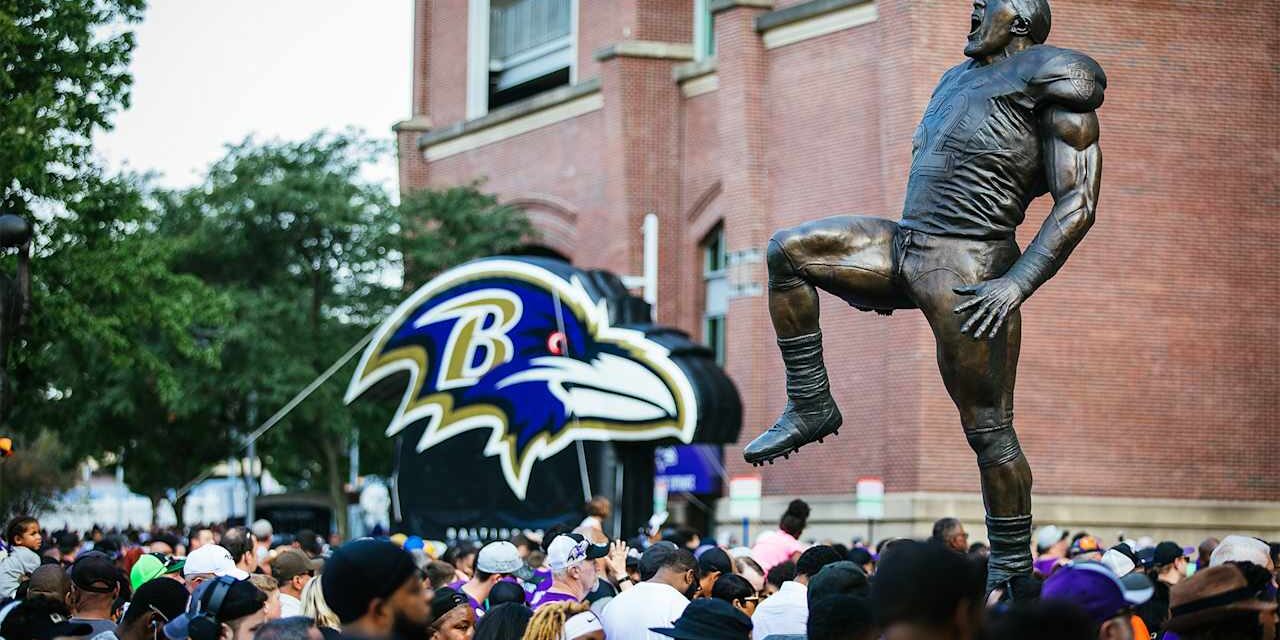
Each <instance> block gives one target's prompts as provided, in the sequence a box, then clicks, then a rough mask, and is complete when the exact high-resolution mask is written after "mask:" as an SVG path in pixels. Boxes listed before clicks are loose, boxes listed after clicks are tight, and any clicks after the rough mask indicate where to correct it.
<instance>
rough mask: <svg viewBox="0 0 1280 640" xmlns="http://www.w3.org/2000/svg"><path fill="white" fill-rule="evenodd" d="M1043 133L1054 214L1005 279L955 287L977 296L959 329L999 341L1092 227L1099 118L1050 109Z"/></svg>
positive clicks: (1099, 168)
mask: <svg viewBox="0 0 1280 640" xmlns="http://www.w3.org/2000/svg"><path fill="white" fill-rule="evenodd" d="M1040 132H1041V136H1042V139H1043V140H1044V141H1045V142H1044V146H1045V148H1044V158H1045V170H1046V172H1047V176H1046V178H1047V180H1048V185H1049V193H1051V194H1052V195H1053V201H1054V204H1053V210H1052V211H1050V212H1049V216H1048V217H1047V218H1045V221H1044V224H1043V225H1041V227H1040V232H1039V233H1037V234H1036V237H1035V239H1034V240H1032V241H1031V244H1030V245H1029V246H1028V247H1027V250H1026V252H1025V253H1023V254H1022V257H1020V258H1018V261H1017V262H1015V263H1014V265H1013V266H1012V267H1011V268H1010V269H1009V271H1008V272H1007V273H1005V275H1004V276H1002V277H1000V278H996V279H995V280H989V281H987V282H983V283H981V284H977V285H973V286H967V287H958V288H957V289H956V293H959V294H963V295H973V296H974V298H973V299H972V300H968V301H966V302H965V303H964V304H962V305H960V306H958V307H956V313H965V312H967V311H971V310H972V315H971V316H970V317H969V319H968V320H967V321H966V322H965V323H964V326H963V327H961V331H963V332H964V333H966V334H968V335H970V336H972V337H974V338H983V337H986V338H992V337H995V335H996V334H997V333H998V332H999V331H1000V327H1001V326H1003V325H1004V320H1005V318H1006V317H1007V316H1008V315H1009V314H1010V313H1012V312H1013V310H1014V309H1017V308H1018V307H1019V306H1021V305H1022V303H1023V301H1025V300H1026V299H1027V298H1028V297H1030V296H1031V294H1032V293H1033V292H1035V290H1036V289H1038V288H1039V287H1040V285H1042V284H1044V283H1045V282H1047V281H1048V280H1049V278H1052V277H1053V275H1054V274H1055V273H1057V272H1058V269H1060V268H1061V267H1062V265H1063V263H1065V262H1066V261H1067V256H1069V255H1071V251H1072V250H1073V249H1075V247H1076V245H1077V244H1080V241H1081V240H1083V239H1084V236H1085V234H1086V233H1088V232H1089V228H1090V227H1092V226H1093V220H1094V214H1095V212H1096V211H1097V204H1098V190H1099V188H1100V186H1101V183H1102V151H1101V149H1099V147H1098V137H1099V135H1098V134H1099V132H1098V116H1097V114H1096V113H1095V112H1093V111H1088V112H1084V113H1077V112H1074V111H1071V110H1069V109H1064V108H1061V107H1049V108H1047V109H1045V111H1044V113H1043V114H1042V116H1041V127H1040Z"/></svg>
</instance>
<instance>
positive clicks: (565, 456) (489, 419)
mask: <svg viewBox="0 0 1280 640" xmlns="http://www.w3.org/2000/svg"><path fill="white" fill-rule="evenodd" d="M649 313H650V311H649V308H648V305H646V304H644V302H643V301H641V300H639V299H637V298H634V297H631V296H629V295H628V294H627V292H626V290H625V289H624V288H623V287H622V285H621V283H620V282H619V281H618V279H617V278H616V277H615V276H612V275H611V274H607V273H605V272H598V271H590V272H589V271H583V270H580V269H577V268H574V267H573V266H571V265H568V264H567V263H563V262H560V261H555V260H549V259H544V258H525V257H519V258H516V257H496V258H486V259H482V260H477V261H474V262H470V263H467V264H465V265H462V266H460V267H457V268H455V269H452V270H450V271H447V272H445V273H443V274H441V275H439V276H437V277H436V278H435V279H433V280H431V281H430V282H428V283H427V284H425V285H423V286H422V287H421V288H420V289H418V290H417V291H415V292H414V293H413V294H412V295H411V296H409V298H408V299H407V300H405V301H404V302H403V303H402V304H401V305H400V306H399V307H398V308H397V309H396V310H395V311H394V312H393V313H392V314H391V315H390V316H389V317H388V318H387V319H386V320H385V321H384V322H383V323H382V324H381V325H380V326H379V328H378V329H377V330H376V332H375V333H374V336H373V339H372V341H371V342H370V343H369V346H368V347H367V348H366V349H365V351H364V354H363V356H362V357H361V359H360V362H359V365H358V366H357V367H356V371H355V374H354V375H353V377H352V379H351V382H350V384H349V386H348V389H347V394H346V401H347V402H348V403H350V402H353V401H354V400H356V399H357V398H359V397H361V396H362V395H366V394H372V395H379V394H381V395H393V394H394V395H398V396H399V404H398V406H397V408H396V410H395V412H394V414H393V415H392V417H391V420H390V423H389V425H388V426H387V429H386V434H387V436H389V437H399V438H400V440H401V444H400V449H399V460H398V482H397V483H396V491H395V492H394V493H395V494H396V497H397V498H398V502H399V503H403V502H405V501H406V500H409V501H412V498H410V497H409V494H410V492H411V491H419V490H421V491H430V492H432V493H433V495H432V500H433V501H437V506H440V505H439V503H438V500H439V499H440V498H441V493H440V492H442V491H446V492H448V491H452V492H456V491H459V488H458V487H457V486H456V484H455V483H456V481H458V480H461V479H462V478H465V479H466V482H467V483H468V484H469V485H477V484H478V485H483V489H479V488H476V487H472V486H469V487H467V488H466V491H468V492H472V493H474V492H477V491H479V492H480V494H481V496H482V497H483V498H484V501H479V502H477V501H475V500H471V501H470V503H471V504H472V505H475V506H481V505H483V506H485V508H486V509H489V508H491V507H493V506H496V505H498V504H499V503H501V504H507V505H517V504H520V503H522V502H524V501H525V500H526V499H528V500H530V501H532V500H535V499H542V498H552V499H551V503H552V504H553V505H557V504H558V505H560V506H559V507H558V508H559V510H561V511H563V510H565V509H569V510H577V509H580V508H581V503H582V501H583V500H582V498H583V489H582V476H581V473H580V469H581V467H582V466H583V465H582V464H581V462H582V461H580V460H579V456H578V451H577V445H576V443H583V446H584V447H587V445H588V444H592V443H621V442H655V443H657V444H663V443H689V442H693V441H694V440H695V439H696V440H699V441H703V442H725V441H729V442H732V441H733V439H736V436H737V431H738V428H739V426H740V422H741V405H740V402H739V400H738V396H737V391H736V389H734V388H733V386H732V383H730V382H729V381H728V378H727V377H726V376H725V375H724V372H723V371H721V370H720V369H719V368H718V367H715V366H714V363H712V362H711V359H710V352H709V351H707V350H706V349H705V348H703V347H701V346H699V345H696V344H694V343H692V342H690V341H689V340H688V338H687V337H686V336H684V335H683V334H680V333H678V332H674V331H672V330H669V329H662V328H659V327H654V326H652V325H650V324H648V317H649ZM637 319H638V320H639V321H637ZM709 363H710V366H708V364H709ZM375 389H379V390H380V391H373V390H375ZM704 405H705V408H709V409H711V410H713V411H714V413H713V412H710V411H703V412H700V410H703V409H704ZM722 414H723V415H722ZM597 446H598V445H597ZM597 451H598V449H596V448H592V449H591V452H597ZM584 452H587V451H586V449H584ZM587 453H590V452H587ZM590 457H591V458H592V459H594V458H596V456H595V455H592V456H590ZM420 467H421V468H420ZM544 467H545V468H544ZM444 468H450V469H454V470H456V471H457V472H459V473H460V475H459V474H458V473H455V475H454V476H453V477H452V479H453V480H454V481H455V483H450V485H451V486H448V487H440V486H435V487H432V486H424V485H430V484H432V482H431V479H432V478H435V477H438V476H439V474H438V472H439V470H440V469H444ZM495 471H496V473H494V472H495ZM543 472H546V473H543ZM649 473H652V470H649ZM535 485H543V486H541V487H536V486H535ZM575 488H576V490H575ZM469 495H470V494H469ZM400 506H401V507H403V506H404V505H403V504H400ZM459 506H461V505H459ZM520 509H523V510H524V513H521V514H517V515H514V516H511V517H508V518H503V517H498V516H493V517H490V518H489V520H487V521H485V522H486V524H487V525H490V526H491V527H494V528H501V527H512V526H523V525H526V524H529V525H541V524H543V523H544V521H545V520H546V519H547V518H550V517H551V516H552V515H553V514H552V513H548V512H546V510H544V511H542V512H539V513H533V512H532V511H529V510H528V509H527V508H525V507H524V506H522V507H520ZM518 510H519V509H518ZM556 510H557V508H556V507H554V506H552V507H551V508H550V511H556ZM646 517H647V516H646ZM465 519H467V518H455V520H458V521H453V522H450V526H453V527H470V526H476V522H462V521H460V520H465ZM481 520H483V518H481ZM499 521H501V522H499ZM440 524H443V523H440Z"/></svg>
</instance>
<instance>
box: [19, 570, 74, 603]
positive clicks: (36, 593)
mask: <svg viewBox="0 0 1280 640" xmlns="http://www.w3.org/2000/svg"><path fill="white" fill-rule="evenodd" d="M70 591H71V579H70V578H68V577H67V572H66V571H65V570H64V569H63V568H62V566H61V565H57V564H45V565H40V567H39V568H37V569H36V570H35V571H33V572H32V573H31V580H30V582H29V583H28V584H27V597H29V598H36V597H44V598H50V599H52V600H57V601H58V602H64V603H65V602H66V601H67V593H68V592H70Z"/></svg>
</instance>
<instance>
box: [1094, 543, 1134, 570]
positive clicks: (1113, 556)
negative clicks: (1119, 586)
mask: <svg viewBox="0 0 1280 640" xmlns="http://www.w3.org/2000/svg"><path fill="white" fill-rule="evenodd" d="M1102 564H1105V565H1107V568H1108V569H1110V570H1111V572H1112V573H1114V574H1116V576H1117V577H1120V578H1123V577H1125V576H1127V575H1129V574H1131V573H1133V572H1134V570H1136V569H1137V568H1138V567H1140V566H1142V560H1140V559H1138V554H1137V553H1135V552H1134V550H1133V547H1131V546H1129V545H1128V544H1127V543H1124V542H1121V543H1120V544H1118V545H1116V546H1114V547H1111V548H1110V549H1107V552H1106V553H1104V554H1102Z"/></svg>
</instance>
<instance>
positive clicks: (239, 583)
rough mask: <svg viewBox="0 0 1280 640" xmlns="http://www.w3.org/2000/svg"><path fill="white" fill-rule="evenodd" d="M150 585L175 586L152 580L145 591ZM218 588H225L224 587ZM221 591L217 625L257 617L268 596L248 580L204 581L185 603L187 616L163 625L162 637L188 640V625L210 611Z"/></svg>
mask: <svg viewBox="0 0 1280 640" xmlns="http://www.w3.org/2000/svg"><path fill="white" fill-rule="evenodd" d="M152 582H174V583H175V584H177V583H176V581H173V580H152V581H151V582H148V583H146V584H144V585H142V586H144V587H145V586H147V585H148V584H151V583H152ZM221 585H226V586H225V587H223V586H221ZM139 588H141V587H139ZM222 589H225V590H226V591H225V592H224V593H223V594H222V602H220V603H218V611H217V617H216V618H215V619H216V620H217V621H218V622H229V621H231V620H236V619H239V618H243V617H245V616H247V615H250V614H253V613H257V612H258V611H259V610H261V609H262V607H264V606H266V604H267V595H266V594H265V593H263V592H262V591H261V590H259V589H258V588H257V587H255V586H253V583H252V582H249V581H248V580H247V579H246V580H236V579H235V578H232V577H230V576H220V577H218V578H216V579H214V580H206V581H205V582H202V583H200V587H199V588H197V589H196V592H195V593H194V594H192V595H191V601H190V602H189V603H187V611H186V613H183V614H182V615H180V616H178V617H176V618H173V619H172V620H170V621H169V623H168V624H166V625H164V635H165V637H166V638H169V639H170V640H184V639H185V638H188V637H189V636H190V633H191V621H192V620H194V619H195V618H196V617H197V616H199V615H200V614H201V612H202V611H211V610H212V608H213V607H212V604H213V598H214V596H215V595H217V592H218V591H219V590H222ZM131 608H132V606H131Z"/></svg>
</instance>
